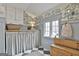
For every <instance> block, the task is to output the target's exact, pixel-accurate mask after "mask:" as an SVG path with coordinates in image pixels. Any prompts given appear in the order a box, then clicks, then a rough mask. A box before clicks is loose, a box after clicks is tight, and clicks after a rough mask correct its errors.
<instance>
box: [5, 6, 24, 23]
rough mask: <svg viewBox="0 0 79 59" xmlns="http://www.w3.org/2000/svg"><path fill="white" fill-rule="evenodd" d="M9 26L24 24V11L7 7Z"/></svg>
mask: <svg viewBox="0 0 79 59" xmlns="http://www.w3.org/2000/svg"><path fill="white" fill-rule="evenodd" d="M6 20H7V24H23V10H22V9H21V8H14V7H9V6H7V7H6Z"/></svg>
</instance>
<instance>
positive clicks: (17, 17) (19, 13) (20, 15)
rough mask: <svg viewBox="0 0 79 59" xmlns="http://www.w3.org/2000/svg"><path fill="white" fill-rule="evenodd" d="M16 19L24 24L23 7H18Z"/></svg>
mask: <svg viewBox="0 0 79 59" xmlns="http://www.w3.org/2000/svg"><path fill="white" fill-rule="evenodd" d="M16 21H17V23H18V24H23V9H21V8H16Z"/></svg>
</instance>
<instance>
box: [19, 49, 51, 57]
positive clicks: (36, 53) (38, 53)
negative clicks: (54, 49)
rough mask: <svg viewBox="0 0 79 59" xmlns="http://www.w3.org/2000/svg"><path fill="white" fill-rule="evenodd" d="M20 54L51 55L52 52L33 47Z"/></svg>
mask: <svg viewBox="0 0 79 59" xmlns="http://www.w3.org/2000/svg"><path fill="white" fill-rule="evenodd" d="M20 56H50V52H49V51H48V50H47V49H44V48H33V49H32V50H27V51H25V52H24V53H22V54H20Z"/></svg>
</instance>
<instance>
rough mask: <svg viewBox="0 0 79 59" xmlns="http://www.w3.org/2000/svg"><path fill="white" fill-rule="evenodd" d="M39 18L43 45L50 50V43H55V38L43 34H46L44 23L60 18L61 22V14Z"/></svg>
mask: <svg viewBox="0 0 79 59" xmlns="http://www.w3.org/2000/svg"><path fill="white" fill-rule="evenodd" d="M39 20H40V25H39V29H40V32H41V46H42V47H43V48H46V49H48V50H49V49H50V45H51V44H52V43H53V38H51V37H44V36H43V34H44V30H43V29H44V27H43V25H44V23H45V22H47V21H49V22H52V21H54V20H59V23H60V20H61V14H59V15H55V16H53V15H52V16H50V17H48V18H46V19H43V18H42V17H39ZM50 27H51V25H50ZM60 28H61V26H60ZM50 31H51V29H50Z"/></svg>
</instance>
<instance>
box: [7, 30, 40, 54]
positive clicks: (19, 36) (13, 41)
mask: <svg viewBox="0 0 79 59" xmlns="http://www.w3.org/2000/svg"><path fill="white" fill-rule="evenodd" d="M39 45H40V40H39V31H28V32H6V53H7V54H9V55H15V54H19V53H22V52H25V51H26V50H31V49H33V48H36V47H39Z"/></svg>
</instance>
